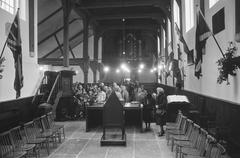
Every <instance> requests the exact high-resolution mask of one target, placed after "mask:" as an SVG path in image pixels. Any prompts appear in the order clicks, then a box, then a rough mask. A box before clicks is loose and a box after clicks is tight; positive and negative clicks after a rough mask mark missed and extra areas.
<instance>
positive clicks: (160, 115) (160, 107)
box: [155, 87, 167, 136]
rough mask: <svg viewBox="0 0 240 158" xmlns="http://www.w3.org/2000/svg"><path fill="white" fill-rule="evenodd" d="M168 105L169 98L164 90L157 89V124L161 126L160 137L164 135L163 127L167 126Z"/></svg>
mask: <svg viewBox="0 0 240 158" xmlns="http://www.w3.org/2000/svg"><path fill="white" fill-rule="evenodd" d="M166 105H167V98H166V96H165V94H164V90H163V88H160V87H158V88H157V97H156V109H157V110H156V115H155V118H156V124H157V125H159V126H160V132H159V136H163V135H164V133H165V132H164V129H163V126H164V125H165V124H166V114H167V111H166Z"/></svg>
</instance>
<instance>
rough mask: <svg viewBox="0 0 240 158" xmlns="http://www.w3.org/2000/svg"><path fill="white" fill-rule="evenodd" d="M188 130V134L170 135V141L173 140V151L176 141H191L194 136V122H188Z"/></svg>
mask: <svg viewBox="0 0 240 158" xmlns="http://www.w3.org/2000/svg"><path fill="white" fill-rule="evenodd" d="M187 124H188V125H187V129H186V133H185V134H184V135H170V138H169V139H170V140H171V142H172V143H171V146H172V147H171V149H172V151H173V148H174V145H175V142H176V141H189V140H190V139H191V138H192V137H193V136H192V135H193V133H192V129H193V121H192V120H189V119H188V120H187Z"/></svg>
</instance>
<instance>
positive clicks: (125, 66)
mask: <svg viewBox="0 0 240 158" xmlns="http://www.w3.org/2000/svg"><path fill="white" fill-rule="evenodd" d="M121 69H122V70H124V71H126V70H127V65H126V64H125V63H122V64H121Z"/></svg>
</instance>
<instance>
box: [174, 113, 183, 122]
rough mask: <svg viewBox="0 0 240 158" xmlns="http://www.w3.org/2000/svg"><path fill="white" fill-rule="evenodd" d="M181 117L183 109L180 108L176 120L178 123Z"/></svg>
mask: <svg viewBox="0 0 240 158" xmlns="http://www.w3.org/2000/svg"><path fill="white" fill-rule="evenodd" d="M181 117H182V111H181V110H179V111H178V114H177V118H176V121H175V122H176V123H177V124H178V123H179V122H180V121H181Z"/></svg>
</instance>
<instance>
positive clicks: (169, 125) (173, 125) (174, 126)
mask: <svg viewBox="0 0 240 158" xmlns="http://www.w3.org/2000/svg"><path fill="white" fill-rule="evenodd" d="M182 118H183V114H182V113H181V111H180V112H179V113H178V115H177V119H176V121H175V122H174V123H171V122H167V123H166V131H167V130H171V129H179V128H180V126H181V122H182Z"/></svg>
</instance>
